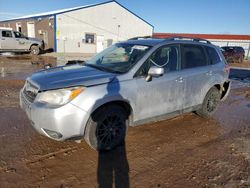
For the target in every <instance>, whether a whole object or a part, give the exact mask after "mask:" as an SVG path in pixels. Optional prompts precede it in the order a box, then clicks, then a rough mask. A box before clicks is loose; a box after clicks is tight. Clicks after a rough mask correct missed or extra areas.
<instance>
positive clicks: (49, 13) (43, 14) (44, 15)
mask: <svg viewBox="0 0 250 188" xmlns="http://www.w3.org/2000/svg"><path fill="white" fill-rule="evenodd" d="M108 3H116V4H118V5H119V6H121V7H122V8H124V9H126V10H127V11H128V12H130V13H131V14H133V15H134V16H136V17H137V18H139V19H140V20H142V21H144V22H145V23H147V24H148V25H150V26H152V27H154V26H153V25H152V24H150V23H149V22H147V21H146V20H144V19H143V18H141V17H140V16H138V15H136V14H135V13H133V12H132V11H130V10H129V9H127V8H126V7H124V6H123V5H121V4H120V3H118V2H117V1H115V0H110V1H106V2H102V3H97V4H90V5H84V6H78V7H73V8H67V9H61V10H55V11H50V12H44V13H38V14H31V15H26V16H21V17H16V18H12V19H8V20H0V22H8V21H16V20H23V19H29V18H40V17H48V16H55V15H58V14H63V13H66V12H71V11H75V10H80V9H85V8H90V7H95V6H99V5H104V4H108Z"/></svg>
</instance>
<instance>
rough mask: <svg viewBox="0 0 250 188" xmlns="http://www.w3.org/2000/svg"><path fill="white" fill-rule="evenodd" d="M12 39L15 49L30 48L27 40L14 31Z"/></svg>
mask: <svg viewBox="0 0 250 188" xmlns="http://www.w3.org/2000/svg"><path fill="white" fill-rule="evenodd" d="M14 37H15V41H16V49H19V50H29V48H30V43H29V40H28V39H27V38H26V37H25V36H24V35H23V34H22V33H20V32H17V31H14Z"/></svg>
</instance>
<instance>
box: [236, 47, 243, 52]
mask: <svg viewBox="0 0 250 188" xmlns="http://www.w3.org/2000/svg"><path fill="white" fill-rule="evenodd" d="M236 52H244V49H243V48H242V47H236Z"/></svg>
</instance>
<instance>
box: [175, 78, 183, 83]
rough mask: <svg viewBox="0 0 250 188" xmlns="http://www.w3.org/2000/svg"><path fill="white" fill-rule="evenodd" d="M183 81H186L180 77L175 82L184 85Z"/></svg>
mask: <svg viewBox="0 0 250 188" xmlns="http://www.w3.org/2000/svg"><path fill="white" fill-rule="evenodd" d="M183 80H184V79H183V78H182V77H178V78H177V79H176V80H175V81H176V82H180V83H182V82H183Z"/></svg>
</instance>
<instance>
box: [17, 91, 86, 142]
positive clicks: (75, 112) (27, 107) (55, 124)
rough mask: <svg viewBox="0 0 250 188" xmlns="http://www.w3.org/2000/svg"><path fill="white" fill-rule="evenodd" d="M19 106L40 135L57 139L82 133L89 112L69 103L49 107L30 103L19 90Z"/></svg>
mask: <svg viewBox="0 0 250 188" xmlns="http://www.w3.org/2000/svg"><path fill="white" fill-rule="evenodd" d="M20 106H21V108H22V109H23V110H24V111H25V112H26V114H27V116H28V118H29V120H30V121H31V124H32V126H33V127H34V128H35V129H36V131H37V132H39V133H40V134H42V135H45V136H47V137H49V138H51V139H54V140H58V141H63V140H66V139H70V138H75V137H77V138H79V137H81V136H83V135H84V130H85V125H86V123H87V121H88V118H89V114H88V113H87V112H85V111H83V110H82V109H80V108H78V107H77V106H75V105H73V104H71V103H68V104H65V105H64V106H61V107H59V108H49V107H47V106H45V105H44V104H40V103H30V102H29V101H28V100H27V98H26V97H25V95H24V94H23V91H22V90H21V91H20Z"/></svg>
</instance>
